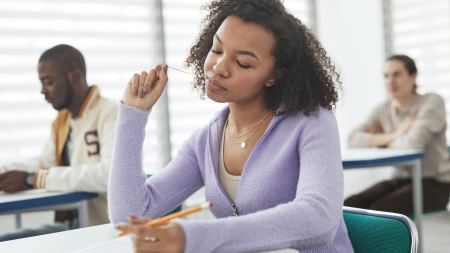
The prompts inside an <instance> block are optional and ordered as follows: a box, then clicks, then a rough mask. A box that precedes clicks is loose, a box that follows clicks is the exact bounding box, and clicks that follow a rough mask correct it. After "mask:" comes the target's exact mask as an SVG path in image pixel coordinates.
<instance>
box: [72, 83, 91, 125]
mask: <svg viewBox="0 0 450 253" xmlns="http://www.w3.org/2000/svg"><path fill="white" fill-rule="evenodd" d="M77 87H80V89H78V90H74V94H73V97H72V104H71V105H70V106H69V108H68V109H69V111H70V113H71V114H72V118H74V119H75V118H77V117H78V113H79V112H80V109H81V105H82V104H83V101H84V99H85V98H86V96H87V94H88V92H89V86H88V85H87V84H85V85H79V86H77Z"/></svg>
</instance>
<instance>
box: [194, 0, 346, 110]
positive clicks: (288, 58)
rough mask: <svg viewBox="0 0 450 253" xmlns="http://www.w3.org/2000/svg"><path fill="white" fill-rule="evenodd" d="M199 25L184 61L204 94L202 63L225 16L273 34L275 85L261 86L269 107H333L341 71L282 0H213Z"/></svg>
mask: <svg viewBox="0 0 450 253" xmlns="http://www.w3.org/2000/svg"><path fill="white" fill-rule="evenodd" d="M206 9H207V10H208V11H209V14H208V15H207V16H206V18H205V19H204V20H203V30H202V31H201V32H200V34H199V36H198V39H197V41H196V42H195V44H194V45H193V46H192V48H191V50H190V54H189V56H188V58H187V60H186V65H187V66H188V67H191V66H192V67H193V68H194V71H195V82H194V87H195V88H196V89H197V90H198V91H199V92H200V95H201V97H204V96H205V91H206V86H205V78H204V73H203V65H204V63H205V60H206V57H207V55H208V53H209V51H210V49H211V47H212V44H213V37H214V34H215V33H216V32H217V30H218V29H219V27H220V25H221V24H222V22H223V21H224V20H225V19H226V18H227V17H228V16H236V17H238V18H240V19H242V20H243V21H244V22H248V23H253V24H257V25H260V26H262V27H263V28H265V29H267V30H268V31H270V32H271V33H272V35H273V37H274V38H275V46H274V48H273V49H272V54H273V56H274V58H275V66H274V67H275V82H274V83H275V85H273V86H271V87H265V88H264V100H265V103H266V105H267V106H268V108H270V109H271V110H277V109H278V107H279V106H282V107H284V110H285V111H286V113H288V114H294V113H297V112H300V111H302V112H304V113H305V114H306V115H309V114H310V113H313V112H314V111H315V110H316V109H317V107H318V106H321V107H325V108H327V109H329V110H332V109H335V107H336V103H337V101H338V99H339V94H338V88H341V81H340V80H339V79H340V77H339V74H338V73H337V71H336V68H335V66H334V64H333V63H332V62H331V60H330V58H329V57H328V55H327V53H326V51H325V49H324V48H323V47H322V46H321V44H320V43H319V41H318V40H317V39H316V37H315V36H314V34H313V32H312V31H310V30H309V29H308V28H307V27H306V26H305V25H304V24H303V23H302V22H301V21H300V20H299V19H297V18H296V17H294V16H293V15H292V14H290V13H288V12H287V11H286V9H285V7H284V6H283V3H282V2H281V0H214V1H212V2H211V3H210V4H208V5H207V6H206Z"/></svg>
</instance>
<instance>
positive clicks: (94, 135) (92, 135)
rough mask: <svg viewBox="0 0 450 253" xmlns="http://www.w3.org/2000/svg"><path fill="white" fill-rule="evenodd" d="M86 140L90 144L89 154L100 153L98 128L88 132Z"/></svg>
mask: <svg viewBox="0 0 450 253" xmlns="http://www.w3.org/2000/svg"><path fill="white" fill-rule="evenodd" d="M84 142H85V143H86V145H87V146H88V156H93V155H99V154H100V143H99V142H98V132H97V130H92V131H88V132H86V133H85V134H84Z"/></svg>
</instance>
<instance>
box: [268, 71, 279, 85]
mask: <svg viewBox="0 0 450 253" xmlns="http://www.w3.org/2000/svg"><path fill="white" fill-rule="evenodd" d="M280 76H281V71H280V70H276V71H275V72H274V73H273V74H272V77H271V78H270V79H269V80H268V81H267V82H266V87H272V86H275V84H276V82H275V81H276V80H279V79H280Z"/></svg>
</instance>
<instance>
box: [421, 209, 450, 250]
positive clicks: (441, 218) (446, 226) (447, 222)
mask: <svg viewBox="0 0 450 253" xmlns="http://www.w3.org/2000/svg"><path fill="white" fill-rule="evenodd" d="M423 230H424V238H423V239H424V252H425V253H448V252H450V240H449V238H450V211H449V212H439V213H435V214H427V215H425V216H424V218H423Z"/></svg>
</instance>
